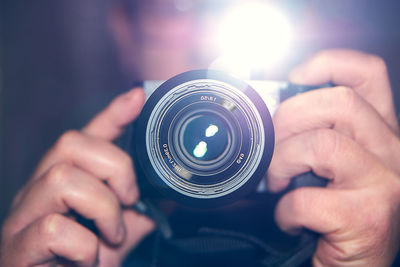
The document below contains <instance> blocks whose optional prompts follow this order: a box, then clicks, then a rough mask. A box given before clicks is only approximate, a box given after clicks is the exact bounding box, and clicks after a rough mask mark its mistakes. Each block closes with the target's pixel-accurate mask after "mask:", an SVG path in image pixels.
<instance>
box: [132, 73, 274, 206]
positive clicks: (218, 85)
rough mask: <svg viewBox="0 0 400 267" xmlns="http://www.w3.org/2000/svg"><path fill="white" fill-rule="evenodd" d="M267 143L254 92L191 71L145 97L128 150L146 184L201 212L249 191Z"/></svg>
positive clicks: (263, 110)
mask: <svg viewBox="0 0 400 267" xmlns="http://www.w3.org/2000/svg"><path fill="white" fill-rule="evenodd" d="M273 143H274V133H273V127H272V120H271V117H270V115H269V112H268V109H267V107H266V106H265V104H264V102H263V101H262V100H261V98H260V97H259V95H258V94H257V93H256V92H255V91H254V89H252V88H251V87H249V86H248V85H247V84H246V83H244V82H242V81H239V80H236V79H234V78H233V77H230V76H228V75H225V74H223V73H221V72H218V71H210V70H198V71H190V72H186V73H183V74H180V75H178V76H175V77H173V78H171V79H170V80H168V81H166V82H165V83H163V84H162V85H161V86H160V87H159V88H158V89H157V90H156V91H155V92H154V93H153V94H152V95H151V96H150V98H149V100H148V101H147V102H146V104H145V106H144V108H143V111H142V113H141V115H140V117H139V120H138V126H137V133H136V142H135V144H134V145H135V146H136V151H137V153H136V158H137V159H138V161H139V164H140V167H141V168H142V170H143V171H144V173H145V175H146V176H147V178H148V179H149V181H150V182H151V184H153V185H154V186H155V187H157V188H158V189H160V190H161V191H162V192H163V193H165V194H166V195H167V196H169V197H172V198H174V199H176V200H178V201H181V202H183V203H185V204H198V205H199V206H207V205H218V204H222V203H227V202H231V201H234V200H235V199H236V198H237V197H239V196H242V195H244V194H246V193H248V192H249V191H252V190H254V188H255V187H256V186H257V185H258V183H259V181H260V179H261V178H262V176H263V175H264V174H265V172H266V170H267V168H268V165H269V162H270V160H271V157H272V151H273ZM206 203H208V204H206ZM210 203H212V204H210Z"/></svg>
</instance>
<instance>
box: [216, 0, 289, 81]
mask: <svg viewBox="0 0 400 267" xmlns="http://www.w3.org/2000/svg"><path fill="white" fill-rule="evenodd" d="M218 32H219V34H218V37H217V41H218V43H219V46H220V50H221V52H222V55H221V57H220V58H219V59H217V62H216V65H217V66H218V67H220V66H221V67H222V68H227V70H228V71H230V72H233V73H239V74H243V73H245V72H249V71H250V70H251V69H265V68H269V67H271V66H273V65H274V64H277V63H278V61H279V60H282V58H283V56H284V55H285V53H286V52H287V50H288V48H289V45H290V42H291V28H290V24H289V22H288V20H287V19H286V18H285V16H284V15H283V14H282V13H280V12H279V11H278V10H277V9H275V8H273V7H271V6H270V5H268V4H267V3H265V2H260V1H249V2H242V3H241V4H239V5H237V6H234V7H232V8H231V9H230V10H228V11H227V13H226V15H225V16H224V17H223V19H222V21H221V24H220V28H219V31H218ZM241 76H243V75H241Z"/></svg>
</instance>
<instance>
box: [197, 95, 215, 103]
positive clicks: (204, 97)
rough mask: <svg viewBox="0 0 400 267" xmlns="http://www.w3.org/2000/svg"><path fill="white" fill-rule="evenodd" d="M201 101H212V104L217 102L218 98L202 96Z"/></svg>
mask: <svg viewBox="0 0 400 267" xmlns="http://www.w3.org/2000/svg"><path fill="white" fill-rule="evenodd" d="M200 100H202V101H211V102H215V101H216V100H217V98H216V97H214V96H207V95H202V96H201V97H200Z"/></svg>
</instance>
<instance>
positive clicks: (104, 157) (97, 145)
mask: <svg viewBox="0 0 400 267" xmlns="http://www.w3.org/2000/svg"><path fill="white" fill-rule="evenodd" d="M62 162H69V163H71V164H73V165H75V166H77V167H79V168H81V169H82V170H85V171H86V172H88V173H90V174H91V175H93V176H95V177H98V178H99V179H101V180H104V181H105V182H107V184H108V185H109V186H110V187H111V189H112V190H113V191H114V193H115V194H116V195H117V196H118V198H119V199H120V200H121V202H122V203H123V204H126V205H130V204H133V203H134V202H135V200H136V199H137V198H138V195H139V192H138V189H137V186H136V182H135V181H136V176H135V172H134V169H133V163H132V159H131V157H130V156H129V155H128V154H127V153H125V152H124V151H122V150H121V149H119V148H118V147H116V146H115V145H113V144H111V143H109V142H107V141H104V140H101V139H98V138H92V137H89V136H86V135H84V134H82V133H80V132H77V131H69V132H67V133H65V134H64V135H63V136H61V138H60V139H59V140H58V141H57V143H56V144H55V146H54V147H53V148H52V149H51V150H50V151H49V152H48V153H47V154H46V156H45V157H44V158H43V159H42V161H41V163H40V164H39V167H38V169H37V170H36V171H35V173H34V175H33V179H39V178H40V177H41V176H42V175H43V174H44V173H45V172H46V171H47V170H48V169H49V168H51V167H52V166H54V165H56V164H58V163H62Z"/></svg>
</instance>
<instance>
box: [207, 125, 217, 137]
mask: <svg viewBox="0 0 400 267" xmlns="http://www.w3.org/2000/svg"><path fill="white" fill-rule="evenodd" d="M216 133H218V126H217V125H214V124H210V126H208V127H207V129H206V137H212V136H214V135H215V134H216Z"/></svg>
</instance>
